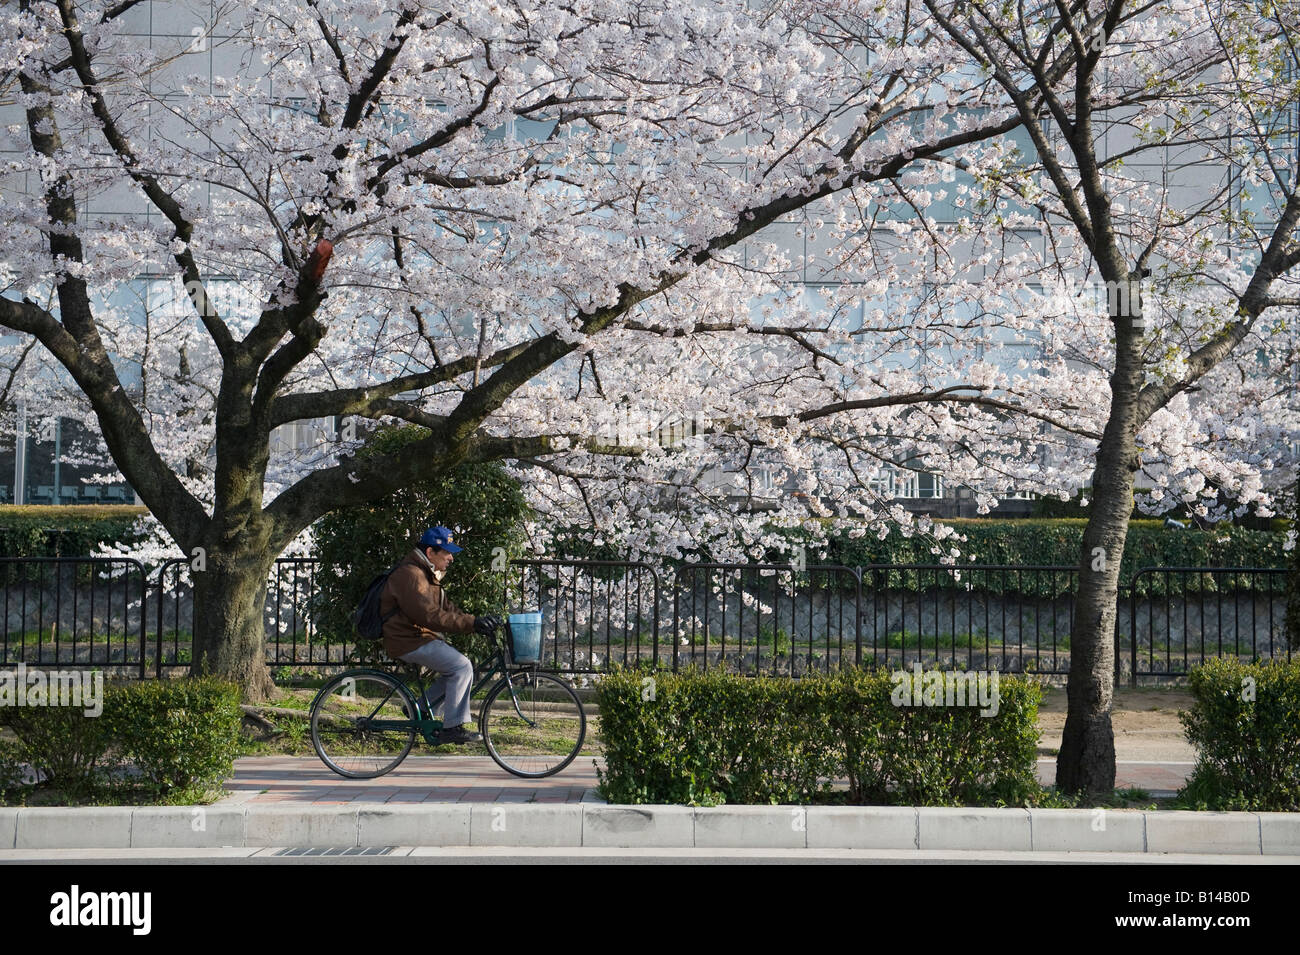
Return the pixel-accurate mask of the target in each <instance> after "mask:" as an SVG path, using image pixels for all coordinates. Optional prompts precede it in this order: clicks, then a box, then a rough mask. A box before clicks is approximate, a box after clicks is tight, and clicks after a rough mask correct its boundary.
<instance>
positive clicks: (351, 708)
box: [311, 670, 418, 779]
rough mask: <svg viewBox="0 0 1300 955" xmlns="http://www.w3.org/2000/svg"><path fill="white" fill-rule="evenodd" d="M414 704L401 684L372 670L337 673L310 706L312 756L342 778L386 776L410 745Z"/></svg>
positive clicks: (395, 679) (404, 756)
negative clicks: (314, 750)
mask: <svg viewBox="0 0 1300 955" xmlns="http://www.w3.org/2000/svg"><path fill="white" fill-rule="evenodd" d="M417 718H418V714H417V711H416V707H415V700H414V699H413V698H412V697H411V694H410V693H409V692H408V691H407V689H406V685H405V684H404V683H402V681H401V680H399V679H397V678H396V677H393V676H390V675H388V674H387V673H382V672H380V671H378V670H353V671H351V672H350V673H341V674H339V675H338V676H336V677H335V678H334V679H333V680H331V681H330V682H329V683H326V684H325V686H324V687H322V688H321V691H320V692H319V693H317V694H316V699H315V700H314V701H313V702H312V705H311V742H312V746H314V747H315V749H316V755H317V756H319V757H320V758H321V762H323V763H324V764H325V765H326V766H328V767H329V768H330V769H332V770H334V772H336V773H338V774H339V775H340V776H346V777H347V778H348V779H374V778H375V777H376V776H382V775H384V773H387V772H391V771H392V770H394V769H396V768H397V765H398V764H399V763H400V762H401V761H402V760H404V759H405V758H406V754H407V753H409V752H410V751H411V747H412V746H413V745H414V744H415V729H416V723H415V721H416V719H417Z"/></svg>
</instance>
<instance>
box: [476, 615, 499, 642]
mask: <svg viewBox="0 0 1300 955" xmlns="http://www.w3.org/2000/svg"><path fill="white" fill-rule="evenodd" d="M499 629H501V618H500V617H498V616H497V615H496V614H494V613H490V614H487V615H486V616H483V617H475V618H474V632H475V633H481V634H483V636H485V637H488V636H491V635H492V634H494V633H496V632H497V631H498V630H499Z"/></svg>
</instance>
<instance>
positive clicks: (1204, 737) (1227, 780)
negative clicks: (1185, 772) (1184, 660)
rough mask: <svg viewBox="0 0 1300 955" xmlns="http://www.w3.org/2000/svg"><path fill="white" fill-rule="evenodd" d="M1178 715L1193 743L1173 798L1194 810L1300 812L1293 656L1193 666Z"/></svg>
mask: <svg viewBox="0 0 1300 955" xmlns="http://www.w3.org/2000/svg"><path fill="white" fill-rule="evenodd" d="M1190 685H1191V691H1192V696H1193V697H1194V702H1193V704H1192V709H1191V710H1190V711H1188V712H1185V713H1182V714H1180V716H1179V719H1180V720H1181V721H1182V724H1183V727H1184V729H1185V730H1186V733H1187V739H1188V741H1189V742H1191V744H1192V745H1193V746H1195V747H1196V766H1195V768H1194V769H1193V770H1192V775H1191V777H1190V778H1189V779H1188V781H1187V785H1186V786H1185V787H1184V788H1183V790H1182V791H1181V792H1180V793H1179V797H1180V799H1181V800H1182V801H1183V802H1184V803H1186V804H1188V805H1190V806H1193V807H1194V808H1198V809H1215V810H1256V811H1265V812H1297V811H1300V735H1298V734H1297V733H1296V727H1297V726H1300V659H1297V660H1292V661H1291V662H1289V663H1283V662H1266V663H1256V664H1248V663H1242V662H1240V661H1238V660H1235V659H1231V658H1222V659H1217V660H1211V661H1209V662H1208V663H1206V664H1204V665H1202V666H1199V667H1195V668H1193V670H1192V672H1191V677H1190Z"/></svg>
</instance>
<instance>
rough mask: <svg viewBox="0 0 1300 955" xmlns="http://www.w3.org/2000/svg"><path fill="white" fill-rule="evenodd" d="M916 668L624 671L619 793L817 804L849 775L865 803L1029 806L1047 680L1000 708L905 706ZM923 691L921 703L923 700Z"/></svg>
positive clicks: (609, 765)
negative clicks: (760, 673) (798, 672)
mask: <svg viewBox="0 0 1300 955" xmlns="http://www.w3.org/2000/svg"><path fill="white" fill-rule="evenodd" d="M911 679H912V677H911V675H910V674H906V673H904V674H900V675H893V674H891V673H890V672H889V671H886V670H845V671H841V672H837V673H833V674H831V675H830V676H816V677H807V678H804V679H801V680H789V679H783V678H777V677H757V678H751V677H742V676H735V675H732V674H727V673H722V672H718V671H709V672H707V673H701V672H699V671H693V670H688V671H684V672H682V673H679V674H671V673H658V674H656V673H652V672H651V671H648V670H643V671H636V670H626V671H619V672H616V673H613V674H609V675H607V676H605V677H603V678H602V679H601V681H600V683H599V697H600V714H601V737H602V739H603V741H604V744H605V768H604V769H603V770H598V776H599V778H600V791H601V794H602V795H603V796H604V797H605V798H606V799H608V800H609V801H610V802H614V803H656V802H668V803H683V804H687V805H717V804H719V803H722V802H728V803H790V802H800V803H802V802H810V801H813V800H814V799H816V798H819V797H825V795H826V794H827V792H828V791H829V789H830V788H831V781H832V780H834V779H836V778H839V777H847V778H848V780H849V793H848V798H849V801H850V802H852V803H855V804H880V803H886V804H889V803H893V804H907V805H963V804H984V805H987V804H1007V803H1016V804H1019V803H1023V802H1025V801H1026V800H1030V799H1033V798H1036V797H1037V795H1039V794H1040V793H1041V787H1040V786H1039V785H1038V782H1037V779H1036V777H1035V768H1036V761H1037V743H1038V729H1037V717H1038V703H1039V700H1040V699H1041V691H1040V689H1039V687H1038V686H1037V684H1034V683H1031V682H1028V681H1026V680H1023V679H1017V678H1005V679H1000V681H999V684H998V707H997V713H996V715H990V716H981V715H980V712H979V709H978V708H977V707H974V706H955V707H953V706H947V707H945V706H926V705H907V704H906V703H905V702H902V701H900V697H899V693H898V691H899V689H900V688H901V687H903V686H904V684H907V685H909V686H910V681H911ZM916 700H917V701H918V703H919V701H921V700H922V698H921V697H919V696H918V697H917V698H916Z"/></svg>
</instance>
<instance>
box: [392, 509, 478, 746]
mask: <svg viewBox="0 0 1300 955" xmlns="http://www.w3.org/2000/svg"><path fill="white" fill-rule="evenodd" d="M451 536H452V535H451V531H450V530H449V529H447V528H446V527H441V526H439V527H431V528H429V529H428V530H427V531H425V532H424V534H423V535H422V536H421V537H420V545H419V547H417V548H415V549H414V550H412V551H411V553H410V554H408V555H407V556H406V559H405V560H403V561H402V562H401V563H400V564H398V565H397V568H396V569H395V570H394V571H393V572H392V574H391V575H390V576H389V578H388V583H387V585H386V586H385V587H384V592H383V595H382V596H381V597H380V601H379V612H380V615H381V616H382V617H383V618H384V652H385V653H387V654H388V655H389V656H390V657H392V658H394V659H396V660H401V661H403V662H404V663H414V664H416V665H418V666H425V667H428V668H429V669H430V670H433V671H434V672H436V673H437V674H438V677H437V679H435V680H434V681H433V682H432V683H431V684H429V688H428V689H427V690H426V691H425V694H424V699H425V702H426V703H427V704H428V705H429V706H430V708H431V709H432V708H433V707H434V705H435V701H437V700H438V698H439V696H442V701H441V702H439V703H437V704H436V705H437V710H435V711H434V713H433V715H434V717H435V718H436V717H437V716H438V711H441V712H442V713H443V714H444V715H443V719H442V725H443V728H442V732H441V733H440V734H439V735H438V742H439V743H477V742H479V741H481V740H482V739H483V737H482V736H480V735H479V734H478V733H475V732H473V731H472V730H467V729H465V728H464V725H463V724H465V723H468V722H469V694H470V688H471V687H472V686H473V683H474V665H473V664H472V663H470V661H469V659H468V658H467V657H466V656H465V655H464V654H462V653H461V652H459V651H458V650H457V649H456V648H455V647H453V646H452V645H451V644H449V643H448V642H447V641H446V639H445V638H444V637H443V634H445V633H481V634H484V635H491V634H493V633H495V632H496V630H497V629H498V628H499V627H500V626H501V618H500V617H498V616H496V615H495V614H488V615H486V616H482V617H476V616H474V615H473V614H470V613H465V612H464V611H463V610H461V609H460V608H459V607H457V606H456V605H455V604H453V603H451V602H450V601H449V600H448V599H447V595H446V594H445V593H444V592H443V588H442V578H443V575H444V574H445V573H446V572H447V568H448V567H450V566H451V563H452V561H453V560H455V555H456V554H459V553H460V552H461V550H462V548H460V547H458V546H457V545H456V544H455V543H453V542H452V539H451ZM394 611H397V612H394Z"/></svg>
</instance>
